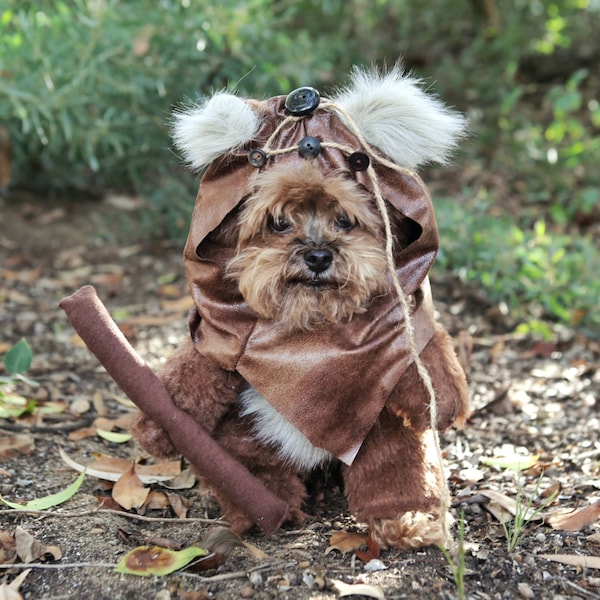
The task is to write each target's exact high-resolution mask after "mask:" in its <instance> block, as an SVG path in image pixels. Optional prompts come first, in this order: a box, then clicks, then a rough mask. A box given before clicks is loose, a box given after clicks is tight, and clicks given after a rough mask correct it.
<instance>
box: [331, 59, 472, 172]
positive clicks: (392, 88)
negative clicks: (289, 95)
mask: <svg viewBox="0 0 600 600" xmlns="http://www.w3.org/2000/svg"><path fill="white" fill-rule="evenodd" d="M332 100H334V101H335V102H337V103H338V104H340V105H341V106H342V107H343V108H344V109H345V110H346V111H347V112H348V114H349V115H350V117H351V118H352V119H353V120H354V122H355V123H356V125H357V126H358V129H359V130H360V132H361V133H362V135H363V136H364V138H365V139H366V140H367V142H369V144H372V145H373V146H376V147H377V148H379V150H381V151H382V152H383V153H385V154H386V155H387V156H389V157H390V158H391V159H392V160H393V161H394V162H395V163H397V164H398V165H400V166H403V167H408V168H411V169H414V168H416V167H417V166H419V165H421V164H423V163H427V162H441V163H443V162H446V160H447V157H448V154H449V153H450V151H451V150H452V149H453V148H455V146H456V144H457V143H458V141H459V139H460V138H461V137H463V136H464V135H465V130H466V125H467V123H466V119H465V117H463V116H462V115H461V114H459V113H457V112H455V111H453V110H450V109H449V108H448V107H447V106H446V105H445V104H444V103H443V102H442V101H441V100H439V99H437V98H436V97H434V96H431V95H430V94H427V93H425V92H424V91H423V89H422V82H421V80H419V79H416V78H413V77H410V76H407V75H405V74H404V73H403V71H402V69H401V67H399V66H396V67H395V68H394V69H392V70H391V71H389V72H387V73H381V72H379V71H377V70H373V71H366V70H362V69H359V68H355V69H354V71H353V73H352V79H351V82H350V84H349V85H348V87H346V88H343V89H341V90H340V91H339V92H337V94H335V95H334V96H333V98H332Z"/></svg>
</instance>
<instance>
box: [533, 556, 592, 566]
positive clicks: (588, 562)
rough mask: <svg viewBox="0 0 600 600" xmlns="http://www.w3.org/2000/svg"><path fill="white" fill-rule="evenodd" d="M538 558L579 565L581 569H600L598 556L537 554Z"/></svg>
mask: <svg viewBox="0 0 600 600" xmlns="http://www.w3.org/2000/svg"><path fill="white" fill-rule="evenodd" d="M538 557H539V558H544V559H545V560H551V561H554V562H559V563H562V564H563V565H570V566H572V567H581V568H582V569H600V556H582V555H581V554H538Z"/></svg>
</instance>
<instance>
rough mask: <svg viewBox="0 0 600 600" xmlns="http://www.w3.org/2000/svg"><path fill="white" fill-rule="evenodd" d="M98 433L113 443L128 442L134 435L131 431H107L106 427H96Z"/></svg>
mask: <svg viewBox="0 0 600 600" xmlns="http://www.w3.org/2000/svg"><path fill="white" fill-rule="evenodd" d="M96 433H97V434H98V435H99V436H100V437H101V438H103V439H105V440H106V441H107V442H112V443H113V444H124V443H125V442H128V441H129V440H130V439H131V438H132V437H133V436H132V435H131V433H122V432H119V431H106V429H98V428H96Z"/></svg>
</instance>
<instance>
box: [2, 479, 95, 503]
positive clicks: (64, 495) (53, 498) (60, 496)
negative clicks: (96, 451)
mask: <svg viewBox="0 0 600 600" xmlns="http://www.w3.org/2000/svg"><path fill="white" fill-rule="evenodd" d="M84 479H85V471H83V472H82V473H81V475H79V477H78V478H77V479H76V480H75V481H74V482H73V483H72V484H71V485H70V486H69V487H67V488H66V489H64V490H63V491H62V492H57V493H56V494H50V495H49V496H45V497H44V498H38V499H37V500H30V501H29V502H27V503H26V504H17V503H16V502H8V501H7V500H5V499H4V498H3V497H2V496H1V495H0V502H1V503H2V504H6V506H10V507H11V508H16V509H21V510H46V509H47V508H52V507H53V506H57V505H58V504H62V503H63V502H66V501H67V500H69V499H70V498H72V497H73V496H74V495H75V493H76V492H77V490H78V489H79V488H80V487H81V484H82V483H83V480H84Z"/></svg>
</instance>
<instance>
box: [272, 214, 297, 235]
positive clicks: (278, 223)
mask: <svg viewBox="0 0 600 600" xmlns="http://www.w3.org/2000/svg"><path fill="white" fill-rule="evenodd" d="M291 228H292V226H291V224H290V223H288V222H287V221H286V220H285V219H284V218H283V217H273V216H272V215H269V229H270V230H271V231H275V232H276V233H286V232H287V231H289V230H290V229H291Z"/></svg>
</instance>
